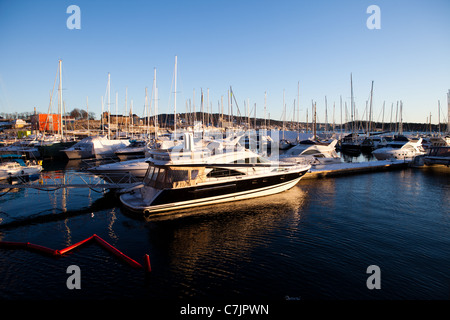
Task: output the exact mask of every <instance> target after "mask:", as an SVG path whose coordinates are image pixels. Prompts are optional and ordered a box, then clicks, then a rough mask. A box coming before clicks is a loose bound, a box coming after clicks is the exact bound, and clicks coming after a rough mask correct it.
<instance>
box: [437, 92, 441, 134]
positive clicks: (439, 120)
mask: <svg viewBox="0 0 450 320" xmlns="http://www.w3.org/2000/svg"><path fill="white" fill-rule="evenodd" d="M438 132H439V135H441V101H440V100H438Z"/></svg>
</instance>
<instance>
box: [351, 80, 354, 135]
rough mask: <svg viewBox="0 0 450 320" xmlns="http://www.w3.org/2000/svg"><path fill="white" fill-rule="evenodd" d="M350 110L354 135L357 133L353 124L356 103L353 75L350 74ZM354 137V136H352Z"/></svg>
mask: <svg viewBox="0 0 450 320" xmlns="http://www.w3.org/2000/svg"><path fill="white" fill-rule="evenodd" d="M350 91H351V95H350V104H351V105H350V109H351V118H352V133H353V132H354V131H355V127H354V123H353V113H354V102H353V79H352V74H351V73H350ZM352 136H353V135H352Z"/></svg>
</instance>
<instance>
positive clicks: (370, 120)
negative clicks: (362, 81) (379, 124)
mask: <svg viewBox="0 0 450 320" xmlns="http://www.w3.org/2000/svg"><path fill="white" fill-rule="evenodd" d="M372 98H373V80H372V88H371V89H370V106H369V109H370V111H369V131H372ZM369 135H370V133H369Z"/></svg>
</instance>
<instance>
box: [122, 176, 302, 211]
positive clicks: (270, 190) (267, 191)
mask: <svg viewBox="0 0 450 320" xmlns="http://www.w3.org/2000/svg"><path fill="white" fill-rule="evenodd" d="M300 179H301V176H300V177H298V178H296V179H293V180H291V181H288V182H285V183H281V184H278V185H276V186H269V187H264V188H260V189H254V190H249V191H244V192H236V193H231V194H226V195H220V196H215V197H209V198H201V199H196V200H190V201H183V202H175V203H170V204H163V205H155V206H146V205H144V203H143V202H142V201H139V198H137V197H136V196H135V195H133V194H129V193H125V194H122V195H121V196H120V201H121V202H122V204H123V205H124V206H125V207H127V208H128V209H130V210H132V211H137V212H144V215H146V216H147V215H149V214H152V213H156V212H165V211H172V210H179V209H185V208H192V207H197V206H206V205H213V204H218V203H224V202H230V201H238V200H245V199H251V198H257V197H263V196H268V195H273V194H276V193H280V192H284V191H286V190H289V189H290V188H292V187H294V186H295V185H296V184H297V183H298V182H299V181H300Z"/></svg>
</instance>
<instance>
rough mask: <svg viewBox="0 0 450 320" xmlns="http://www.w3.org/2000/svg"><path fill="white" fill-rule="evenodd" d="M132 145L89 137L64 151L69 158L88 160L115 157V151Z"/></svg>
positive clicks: (102, 137) (101, 137) (126, 142)
mask: <svg viewBox="0 0 450 320" xmlns="http://www.w3.org/2000/svg"><path fill="white" fill-rule="evenodd" d="M129 144H130V141H128V140H110V139H108V138H107V137H106V136H92V137H87V138H84V139H83V140H81V141H80V142H77V143H76V144H74V145H73V146H71V147H70V148H67V149H64V150H62V151H63V152H64V153H65V154H66V156H67V158H69V159H70V160H72V159H86V158H97V159H102V158H109V157H115V153H114V152H115V151H116V150H117V149H119V148H124V147H126V146H127V145H129Z"/></svg>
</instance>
